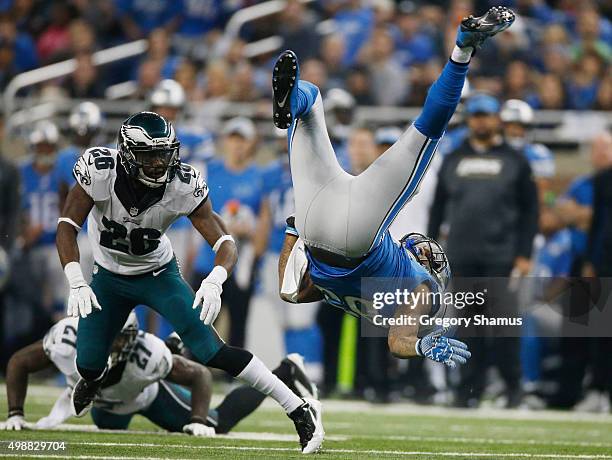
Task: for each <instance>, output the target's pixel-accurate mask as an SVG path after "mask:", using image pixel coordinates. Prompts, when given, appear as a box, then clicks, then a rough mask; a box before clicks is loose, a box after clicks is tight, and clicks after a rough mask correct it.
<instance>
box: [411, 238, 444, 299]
mask: <svg viewBox="0 0 612 460" xmlns="http://www.w3.org/2000/svg"><path fill="white" fill-rule="evenodd" d="M400 243H401V244H402V245H403V246H404V247H405V248H406V249H407V250H408V251H410V253H411V254H412V255H413V256H414V257H415V258H416V259H417V260H418V261H419V263H420V264H421V265H422V266H423V267H425V269H426V270H427V271H428V272H429V273H430V274H431V276H432V277H433V278H434V279H435V280H436V282H437V283H438V285H439V286H440V290H441V291H444V290H446V287H447V286H448V283H449V282H450V280H451V276H452V274H451V269H450V264H449V263H448V257H446V253H445V252H444V249H442V246H440V243H438V242H437V241H436V240H434V239H433V238H429V237H428V236H425V235H423V234H421V233H408V234H407V235H405V236H404V237H402V239H401V240H400Z"/></svg>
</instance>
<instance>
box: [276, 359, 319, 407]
mask: <svg viewBox="0 0 612 460" xmlns="http://www.w3.org/2000/svg"><path fill="white" fill-rule="evenodd" d="M282 364H285V365H286V366H287V367H288V369H289V377H288V379H287V380H286V381H285V380H283V381H284V383H285V384H286V385H287V386H288V387H289V388H290V389H291V391H293V392H294V393H295V394H297V395H298V396H299V397H300V398H302V399H307V398H309V399H319V389H318V388H317V385H316V384H315V383H314V382H312V381H311V380H310V379H309V378H308V376H307V375H306V369H305V368H304V358H302V356H301V355H300V354H298V353H291V354H289V355H287V357H286V358H285V359H283V361H282Z"/></svg>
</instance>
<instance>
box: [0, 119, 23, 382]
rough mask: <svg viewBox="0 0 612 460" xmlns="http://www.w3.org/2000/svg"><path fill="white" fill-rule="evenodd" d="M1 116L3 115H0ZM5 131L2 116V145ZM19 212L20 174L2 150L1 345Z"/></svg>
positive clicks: (1, 362)
mask: <svg viewBox="0 0 612 460" xmlns="http://www.w3.org/2000/svg"><path fill="white" fill-rule="evenodd" d="M0 117H1V115H0ZM3 133H4V126H3V120H2V118H0V146H1V145H2V139H3V137H4V136H3ZM18 212H19V174H18V173H17V168H16V167H15V166H14V165H13V164H12V163H10V162H9V161H8V160H7V159H5V158H4V157H3V155H2V152H0V346H2V345H3V344H4V322H3V319H4V298H5V288H6V283H7V281H8V270H9V266H10V264H9V255H10V251H11V249H12V246H13V243H14V242H15V236H16V234H15V233H16V231H17V214H18ZM6 359H8V357H7V356H5V355H4V354H3V356H2V357H0V372H2V371H3V370H4V368H5V364H6V362H5V361H6Z"/></svg>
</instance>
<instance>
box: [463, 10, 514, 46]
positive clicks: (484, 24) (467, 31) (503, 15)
mask: <svg viewBox="0 0 612 460" xmlns="http://www.w3.org/2000/svg"><path fill="white" fill-rule="evenodd" d="M515 19H516V16H515V15H514V13H513V12H512V11H511V10H509V9H508V8H506V7H505V6H494V7H493V8H491V9H489V11H487V12H486V13H485V14H483V15H482V16H479V17H477V18H475V17H474V16H473V15H470V16H469V17H467V18H464V19H463V21H461V25H460V26H459V31H458V32H457V41H456V43H457V46H458V47H459V48H465V47H467V46H472V47H474V48H480V47H481V46H482V44H483V43H484V42H485V40H486V39H487V38H489V37H492V36H494V35H496V34H498V33H500V32H502V31H504V30H506V29H507V28H508V27H510V26H511V25H512V23H513V22H514V20H515Z"/></svg>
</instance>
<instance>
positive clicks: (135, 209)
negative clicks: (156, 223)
mask: <svg viewBox="0 0 612 460" xmlns="http://www.w3.org/2000/svg"><path fill="white" fill-rule="evenodd" d="M137 215H138V208H135V207H131V208H130V216H132V217H135V216H137Z"/></svg>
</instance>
